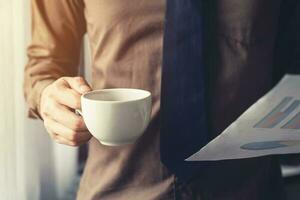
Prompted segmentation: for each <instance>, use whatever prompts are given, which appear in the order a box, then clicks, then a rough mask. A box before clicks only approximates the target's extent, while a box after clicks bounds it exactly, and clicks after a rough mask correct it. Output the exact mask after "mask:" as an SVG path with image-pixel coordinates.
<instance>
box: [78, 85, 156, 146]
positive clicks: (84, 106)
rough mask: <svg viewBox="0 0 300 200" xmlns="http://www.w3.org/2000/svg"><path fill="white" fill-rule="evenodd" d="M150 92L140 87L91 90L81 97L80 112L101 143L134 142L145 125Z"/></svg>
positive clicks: (119, 143)
mask: <svg viewBox="0 0 300 200" xmlns="http://www.w3.org/2000/svg"><path fill="white" fill-rule="evenodd" d="M151 104H152V103H151V93H150V92H148V91H145V90H140V89H127V88H115V89H103V90H94V91H91V92H88V93H85V94H84V95H82V96H81V111H78V110H77V112H78V113H80V115H82V117H83V119H84V122H85V124H86V126H87V128H88V130H89V131H90V133H91V134H92V135H93V136H94V137H95V138H96V139H98V140H99V141H100V142H101V143H102V144H104V145H109V146H119V145H125V144H131V143H134V142H135V141H136V140H137V139H138V138H139V137H140V136H141V135H142V134H143V133H144V131H145V129H146V128H147V126H148V124H149V121H150V116H151V107H152V106H151Z"/></svg>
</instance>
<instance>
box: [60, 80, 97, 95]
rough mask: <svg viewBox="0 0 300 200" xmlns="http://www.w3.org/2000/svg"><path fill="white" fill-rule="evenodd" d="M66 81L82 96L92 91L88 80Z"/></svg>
mask: <svg viewBox="0 0 300 200" xmlns="http://www.w3.org/2000/svg"><path fill="white" fill-rule="evenodd" d="M65 80H66V82H68V84H69V86H70V87H71V88H72V89H73V90H75V91H76V92H78V93H80V94H84V93H86V92H89V91H91V90H92V89H91V87H90V86H89V84H88V83H87V82H86V80H85V79H84V78H82V77H66V78H65Z"/></svg>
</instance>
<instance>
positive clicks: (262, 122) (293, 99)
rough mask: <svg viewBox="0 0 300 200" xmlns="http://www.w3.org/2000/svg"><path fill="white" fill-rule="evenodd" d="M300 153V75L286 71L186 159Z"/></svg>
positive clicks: (207, 159)
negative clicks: (216, 134)
mask: <svg viewBox="0 0 300 200" xmlns="http://www.w3.org/2000/svg"><path fill="white" fill-rule="evenodd" d="M290 153H300V75H286V76H285V77H284V78H283V79H282V80H281V81H280V82H279V84H277V86H276V87H274V88H273V89H272V90H271V91H270V92H268V93H267V94H266V95H265V96H264V97H262V98H261V99H259V100H258V101H257V102H256V103H255V104H253V105H252V106H251V107H250V108H249V109H248V110H247V111H246V112H244V113H243V114H242V115H241V116H240V117H239V118H238V119H237V120H236V121H235V122H234V123H232V124H231V125H230V126H229V127H228V128H227V129H226V130H225V131H223V133H222V134H221V135H219V136H218V137H216V138H215V139H214V140H212V141H211V142H209V143H208V144H207V145H206V146H204V147H203V148H202V149H200V150H199V151H198V152H196V153H195V154H193V155H192V156H190V157H189V158H187V159H186V161H209V160H211V161H213V160H226V159H239V158H250V157H258V156H265V155H274V154H290Z"/></svg>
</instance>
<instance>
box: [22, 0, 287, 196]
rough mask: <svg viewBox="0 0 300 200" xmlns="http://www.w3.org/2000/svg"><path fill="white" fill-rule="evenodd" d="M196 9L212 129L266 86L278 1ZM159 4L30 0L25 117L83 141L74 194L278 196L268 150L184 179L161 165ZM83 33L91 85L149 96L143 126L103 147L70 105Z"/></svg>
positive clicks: (76, 97) (56, 135) (77, 91)
mask: <svg viewBox="0 0 300 200" xmlns="http://www.w3.org/2000/svg"><path fill="white" fill-rule="evenodd" d="M203 2H204V1H203ZM177 3H178V1H177ZM182 3H183V2H182ZM168 4H169V5H170V4H172V0H171V1H168ZM170 8H172V6H171V7H170ZM176 8H178V9H179V10H180V6H179V7H176ZM204 8H205V9H204V10H205V13H204V15H205V16H206V18H205V19H206V20H205V22H204V27H206V28H205V30H204V35H205V36H206V42H207V43H206V49H207V50H205V55H207V56H206V58H207V61H206V62H207V66H206V67H207V68H208V69H209V72H208V74H209V79H208V82H209V84H208V86H209V92H208V95H209V96H208V97H207V98H209V99H210V104H209V106H210V107H209V109H208V110H209V113H208V116H209V119H210V120H211V124H210V127H211V128H210V129H211V130H210V132H211V134H210V137H211V138H213V137H214V136H216V135H217V134H219V133H220V132H221V131H222V130H223V129H224V128H226V126H228V125H229V124H230V123H231V122H232V121H233V120H234V119H235V118H236V117H237V116H239V115H240V114H241V113H242V112H243V111H244V110H245V109H246V108H247V107H248V106H249V105H251V104H252V103H253V102H254V101H255V100H256V99H258V98H259V97H260V96H261V95H263V94H264V93H265V92H266V91H267V90H268V89H270V87H271V85H272V83H271V82H272V80H271V78H270V73H271V71H272V70H271V66H272V62H271V61H272V49H273V43H274V37H275V36H274V34H273V32H275V30H276V20H277V17H278V15H279V1H276V2H274V1H271V0H245V1H235V0H225V1H224V0H222V1H209V3H208V2H206V3H205V4H204ZM195 9H199V8H197V7H196V8H195ZM164 11H165V2H164V1H163V0H152V1H141V0H130V1H125V0H110V1H104V0H51V1H46V0H32V18H33V24H32V26H33V29H32V31H33V32H32V42H31V45H30V46H29V48H28V57H29V62H28V65H27V66H26V69H25V84H24V85H25V97H26V99H27V101H28V104H29V107H30V116H32V117H36V118H37V117H39V118H41V119H42V120H43V121H44V124H45V127H46V129H47V131H48V133H49V135H50V136H51V138H52V139H53V140H55V141H56V142H58V143H61V144H65V145H71V146H78V145H81V144H83V143H86V142H88V141H89V156H88V160H87V163H86V166H85V170H84V173H83V176H82V179H81V183H80V187H79V191H78V196H77V199H78V200H98V199H113V200H121V199H124V200H129V199H130V200H134V199H137V200H139V199H143V200H150V199H157V200H168V199H170V200H171V199H172V200H174V199H188V200H192V199H213V200H214V199H230V200H235V199H236V200H240V199H249V200H256V199H280V196H281V188H280V172H279V167H278V164H277V163H276V160H273V159H271V158H262V159H250V160H245V161H228V162H217V163H213V164H207V166H206V167H205V169H203V171H201V172H199V173H197V174H195V176H194V177H193V179H189V180H185V181H182V180H180V179H178V178H177V175H176V174H173V173H172V172H171V171H169V169H168V167H169V166H167V167H166V166H165V165H163V164H162V162H161V160H160V125H159V124H160V83H161V65H162V64H161V63H162V62H161V61H162V39H163V24H164V14H165V13H164ZM174 13H175V16H174V18H176V13H177V12H174ZM171 20H172V19H171ZM166 28H168V27H166ZM85 33H87V34H88V36H89V40H90V44H91V51H92V66H93V82H92V88H93V89H101V88H113V87H132V88H141V89H146V90H149V91H151V93H152V95H153V108H152V118H151V122H150V125H149V127H148V129H147V130H146V132H145V133H144V135H143V136H142V137H141V138H140V139H139V140H138V141H137V142H136V143H135V144H132V145H126V146H120V147H108V146H103V145H101V144H100V143H99V142H98V141H97V140H96V139H94V138H93V137H92V136H91V135H90V133H89V132H88V131H87V129H86V127H85V124H84V122H83V120H82V118H80V117H79V116H77V115H76V114H74V109H77V108H80V95H81V94H83V93H85V92H87V91H90V90H91V86H89V85H88V84H87V83H86V81H85V80H84V79H83V78H81V77H76V76H77V71H78V70H77V66H78V61H79V55H80V47H81V42H82V37H83V35H84V34H85ZM191 34H192V33H191ZM193 50H195V51H197V49H193ZM216 58H217V59H216ZM178 78H179V79H180V76H179V77H178ZM253 80H255V85H253V84H251V83H253ZM174 98H176V97H174ZM170 139H172V138H170ZM162 145H164V144H162ZM174 153H176V152H174Z"/></svg>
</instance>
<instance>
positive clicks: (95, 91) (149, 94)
mask: <svg viewBox="0 0 300 200" xmlns="http://www.w3.org/2000/svg"><path fill="white" fill-rule="evenodd" d="M114 90H131V91H139V92H143V93H145V95H144V96H143V97H141V98H136V99H131V100H117V101H105V100H96V99H90V98H87V97H86V96H87V95H89V94H93V93H97V92H101V91H114ZM149 97H151V92H149V91H147V90H142V89H135V88H109V89H98V90H93V91H90V92H87V93H84V94H83V95H82V96H81V98H83V99H84V100H87V101H92V102H98V103H108V104H118V103H128V102H136V101H141V100H144V99H147V98H149Z"/></svg>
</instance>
